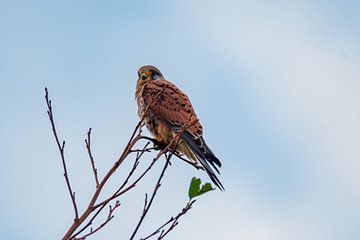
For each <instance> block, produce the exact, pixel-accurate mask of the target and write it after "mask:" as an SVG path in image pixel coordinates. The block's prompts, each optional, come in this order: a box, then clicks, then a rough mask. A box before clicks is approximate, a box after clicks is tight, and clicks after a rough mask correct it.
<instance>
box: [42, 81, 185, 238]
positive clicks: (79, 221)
mask: <svg viewBox="0 0 360 240" xmlns="http://www.w3.org/2000/svg"><path fill="white" fill-rule="evenodd" d="M163 91H164V89H163V90H161V91H159V92H158V93H157V95H156V96H155V97H154V98H153V100H152V101H151V102H150V103H149V104H148V105H147V106H146V108H145V111H144V112H147V111H148V109H149V107H150V105H151V104H152V103H153V102H154V101H155V100H156V99H157V98H158V97H159V96H160V94H161V93H162V92H163ZM45 92H46V93H45V99H46V103H47V107H48V111H47V113H48V116H49V119H50V122H51V126H52V131H53V135H54V137H55V140H56V143H57V146H58V149H59V152H60V155H61V159H62V164H63V169H64V177H65V180H66V184H67V187H68V191H69V193H70V196H71V200H72V203H73V207H74V211H75V220H74V222H73V223H72V225H71V226H70V227H69V229H68V230H67V232H66V233H65V234H64V236H63V238H62V239H63V240H69V239H72V240H74V239H85V238H86V237H88V236H90V235H92V234H94V233H95V232H97V231H99V230H100V229H102V228H103V227H104V226H105V225H106V224H107V223H108V222H109V221H111V219H112V218H113V217H114V216H113V212H114V210H115V209H116V208H118V207H119V206H120V203H119V201H118V200H116V204H115V205H114V207H111V205H108V204H110V202H111V201H112V200H115V199H116V198H118V197H119V196H121V195H122V194H124V193H126V192H127V191H129V190H130V189H133V188H134V187H135V186H136V184H137V183H138V182H139V181H140V180H141V179H142V178H143V177H144V176H145V175H146V174H147V173H148V172H149V171H150V169H151V168H152V166H153V165H154V164H155V162H156V160H158V159H159V158H160V157H161V156H162V155H165V157H166V158H165V159H166V162H165V165H164V168H163V170H162V172H161V174H160V176H159V179H158V181H157V183H156V185H155V187H154V190H153V193H152V195H151V197H150V200H149V202H148V199H147V195H146V199H145V200H146V201H145V205H144V210H143V215H142V217H141V218H140V221H139V223H138V225H137V226H136V229H135V231H134V233H133V235H132V237H131V239H133V238H134V236H135V235H136V232H137V231H138V229H139V227H140V225H141V223H142V221H143V219H144V218H145V216H146V214H147V212H148V211H149V209H150V207H151V205H152V202H153V200H154V198H155V195H156V193H157V191H158V189H159V187H160V186H161V184H160V183H161V180H162V178H163V176H164V173H165V171H166V169H167V167H168V165H170V164H171V163H170V158H171V157H172V155H173V154H176V155H177V153H176V152H175V149H176V146H177V144H178V142H179V139H180V137H179V136H180V134H181V133H182V131H180V132H179V133H178V134H177V136H175V137H174V138H173V139H172V141H171V142H170V143H169V144H168V145H167V146H161V144H160V143H159V142H158V141H156V140H155V139H152V138H149V137H146V136H142V135H141V132H142V127H143V126H144V119H145V114H144V116H142V118H141V120H140V121H139V122H138V124H137V125H136V127H135V129H134V131H133V133H132V134H131V137H130V139H129V141H128V143H127V145H126V147H125V148H124V150H123V152H122V154H121V155H120V157H119V158H118V160H117V161H115V163H114V164H113V166H112V167H111V168H110V169H109V170H108V171H107V173H106V174H105V176H104V177H103V178H102V179H101V180H100V179H99V178H98V175H97V169H96V166H95V161H94V158H93V155H92V151H91V128H90V129H89V131H88V133H87V139H85V143H86V147H87V151H88V155H89V159H90V162H91V166H92V171H93V174H94V177H95V182H96V190H95V192H94V193H93V195H92V197H91V199H90V201H89V203H88V206H87V208H86V209H85V211H84V212H83V213H82V214H79V213H78V208H77V204H76V201H75V192H73V191H72V188H71V184H70V180H69V177H68V173H67V167H66V162H65V156H64V148H65V141H63V142H62V144H60V141H59V138H58V134H57V131H56V128H55V122H54V116H53V112H52V106H51V100H49V96H48V90H47V88H45ZM140 140H150V141H152V142H153V143H154V145H155V146H156V148H154V147H153V148H149V147H148V145H149V142H148V143H147V144H145V146H144V147H143V149H133V147H134V146H135V144H136V143H137V142H138V141H140ZM174 143H175V144H174ZM154 149H156V150H161V151H159V153H158V154H157V156H156V157H155V158H154V159H153V161H152V162H151V163H150V164H149V166H148V167H147V169H146V170H145V171H144V172H143V173H142V174H141V175H140V176H139V177H138V178H137V179H135V180H134V181H133V182H132V183H131V184H130V185H128V186H127V184H128V182H129V180H130V178H131V176H132V175H133V174H134V172H135V170H136V168H137V166H138V164H139V160H140V158H141V157H142V156H143V155H144V153H145V152H150V151H151V150H154ZM169 149H171V151H169ZM168 152H170V153H169V154H167V153H168ZM131 153H136V158H135V162H134V165H133V167H132V169H131V171H130V172H129V174H128V176H127V178H126V179H125V180H124V182H123V184H122V185H121V186H120V187H119V188H118V189H117V190H116V191H115V192H114V193H113V194H112V195H111V196H110V197H108V198H106V199H105V200H103V201H101V202H100V203H97V201H98V198H99V196H100V193H101V191H102V189H103V187H104V185H105V184H106V183H107V181H108V180H109V179H110V177H111V176H112V175H113V174H114V173H115V171H116V170H117V169H118V168H119V166H120V165H121V164H122V163H123V161H124V160H125V159H126V158H127V157H128V156H129V155H130V154H131ZM106 206H109V213H108V216H107V218H106V219H105V221H104V222H102V223H101V224H100V225H99V226H98V227H96V228H95V229H93V228H91V229H90V231H89V232H88V233H86V234H84V235H83V236H81V237H79V238H78V236H79V235H80V234H81V233H83V232H84V231H85V230H86V229H88V227H90V226H91V225H92V224H93V221H94V220H95V218H96V217H97V216H98V215H99V214H100V212H101V211H103V209H104V208H105V207H106ZM90 216H91V218H90ZM89 218H90V220H88V219H89ZM86 221H87V222H86ZM85 222H86V224H85ZM84 224H85V225H84ZM81 226H83V227H82V228H81V229H80V230H78V229H79V228H80V227H81ZM77 230H78V231H77ZM75 231H77V232H76V233H75ZM165 235H166V234H165Z"/></svg>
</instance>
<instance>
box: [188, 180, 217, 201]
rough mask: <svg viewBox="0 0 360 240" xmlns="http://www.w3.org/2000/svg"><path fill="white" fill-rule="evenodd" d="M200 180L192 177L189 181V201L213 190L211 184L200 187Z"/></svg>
mask: <svg viewBox="0 0 360 240" xmlns="http://www.w3.org/2000/svg"><path fill="white" fill-rule="evenodd" d="M200 185H201V180H200V178H196V177H193V178H192V179H191V183H190V187H189V198H190V200H191V199H193V198H194V197H197V196H200V195H202V194H204V193H207V192H209V191H212V190H214V188H213V187H212V186H211V183H205V184H204V185H202V186H201V188H200Z"/></svg>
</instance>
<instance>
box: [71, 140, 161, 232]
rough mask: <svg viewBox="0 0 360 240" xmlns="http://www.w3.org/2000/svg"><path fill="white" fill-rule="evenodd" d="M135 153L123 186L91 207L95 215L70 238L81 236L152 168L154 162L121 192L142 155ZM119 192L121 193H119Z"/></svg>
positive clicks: (145, 147)
mask: <svg viewBox="0 0 360 240" xmlns="http://www.w3.org/2000/svg"><path fill="white" fill-rule="evenodd" d="M148 145H149V143H146V144H145V146H144V148H143V149H144V152H146V149H147V146H148ZM144 152H142V153H137V156H136V158H135V161H134V164H133V166H132V168H131V170H130V172H129V174H128V176H127V177H126V179H125V181H124V182H123V184H122V185H121V186H120V187H119V189H118V190H117V191H116V192H115V193H114V194H113V195H112V196H110V197H109V198H107V199H105V200H104V201H102V202H100V203H98V204H96V205H95V206H94V207H93V211H95V210H96V209H97V211H96V213H95V214H94V215H93V216H92V218H91V219H90V220H89V221H88V222H87V223H86V224H85V225H84V226H83V227H82V228H81V229H80V230H79V231H77V232H76V233H75V234H73V235H72V238H74V237H76V236H78V235H79V234H81V233H82V232H83V231H85V230H86V229H87V228H88V227H89V226H90V225H92V223H93V221H94V219H95V218H96V217H97V216H98V214H99V213H100V212H101V211H102V210H103V209H104V207H105V206H106V205H107V204H108V203H109V202H110V201H111V200H113V199H115V198H118V197H119V196H120V195H122V194H124V193H126V192H127V191H128V190H130V189H132V188H133V187H135V186H136V183H137V182H138V181H140V180H141V178H142V177H143V176H144V175H145V174H146V173H147V172H148V171H149V170H150V168H151V167H152V165H154V163H155V161H153V162H152V164H151V165H150V167H148V169H147V170H146V171H145V172H144V173H143V174H142V175H141V177H139V179H137V180H136V182H135V183H133V184H132V185H130V186H129V187H128V188H126V189H125V190H124V191H121V189H123V187H124V186H125V185H126V184H127V182H128V181H129V179H130V177H131V176H132V175H133V173H134V172H135V170H136V168H137V166H138V165H139V160H140V158H141V156H142V155H143V153H144ZM120 191H121V192H120Z"/></svg>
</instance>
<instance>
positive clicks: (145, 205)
mask: <svg viewBox="0 0 360 240" xmlns="http://www.w3.org/2000/svg"><path fill="white" fill-rule="evenodd" d="M170 157H171V155H170ZM170 157H169V158H168V157H167V158H166V161H165V165H164V167H163V169H162V171H161V173H160V176H159V179H158V181H157V182H156V185H155V187H154V191H153V193H152V194H151V198H150V201H149V202H148V200H147V194H146V195H145V202H144V208H143V212H142V214H141V217H140V220H139V222H138V224H137V225H136V227H135V230H134V232H133V233H132V235H131V237H130V240H132V239H134V237H135V235H136V233H137V231H138V230H139V228H140V226H141V224H142V222H143V220H144V219H145V217H146V214H147V213H148V211H149V209H150V207H151V205H152V202H153V200H154V198H155V195H156V193H157V191H158V189H159V188H160V186H161V180H162V178H163V176H164V173H165V171H166V169H167V167H168V166H169V163H170Z"/></svg>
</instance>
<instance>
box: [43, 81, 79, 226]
mask: <svg viewBox="0 0 360 240" xmlns="http://www.w3.org/2000/svg"><path fill="white" fill-rule="evenodd" d="M45 100H46V104H47V108H48V110H47V114H48V116H49V120H50V123H51V128H52V132H53V135H54V137H55V140H56V144H57V146H58V149H59V152H60V156H61V162H62V165H63V170H64V177H65V181H66V185H67V188H68V191H69V194H70V197H71V201H72V204H73V208H74V212H75V219H74V223H76V222H78V220H79V213H78V209H77V205H76V200H75V192H73V191H72V188H71V184H70V180H69V176H68V172H67V167H66V162H65V155H64V148H65V141H63V142H62V145H60V141H59V138H58V134H57V131H56V127H55V121H54V114H53V111H52V106H51V100H50V99H49V94H48V89H47V88H45Z"/></svg>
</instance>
